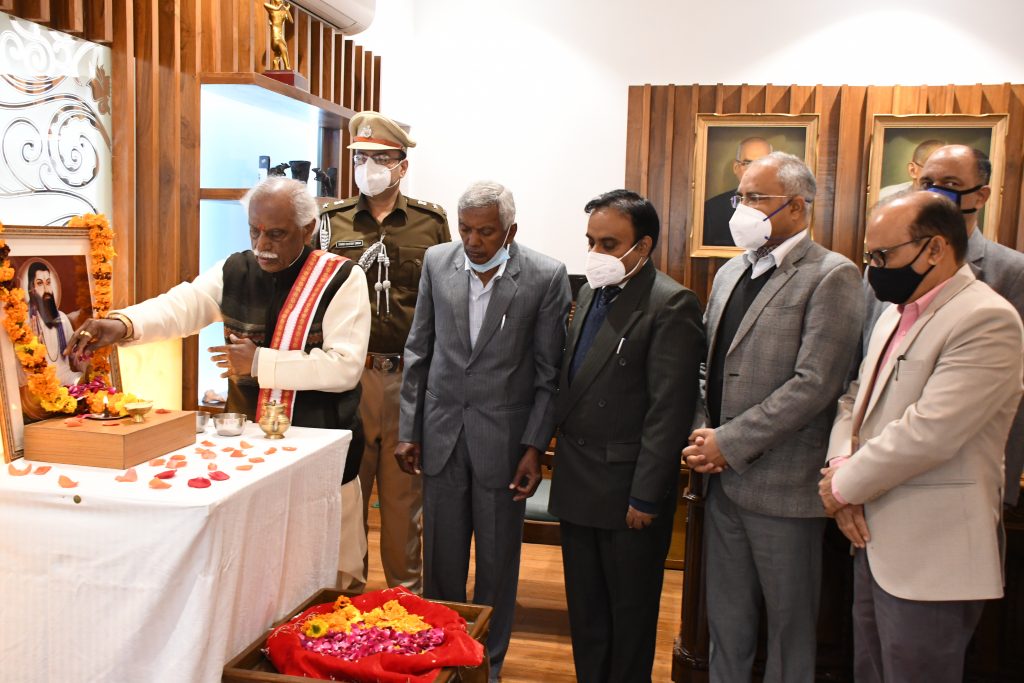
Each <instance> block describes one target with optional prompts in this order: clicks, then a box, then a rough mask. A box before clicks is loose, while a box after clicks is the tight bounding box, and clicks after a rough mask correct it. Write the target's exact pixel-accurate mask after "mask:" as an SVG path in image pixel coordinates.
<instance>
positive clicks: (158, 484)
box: [149, 479, 171, 489]
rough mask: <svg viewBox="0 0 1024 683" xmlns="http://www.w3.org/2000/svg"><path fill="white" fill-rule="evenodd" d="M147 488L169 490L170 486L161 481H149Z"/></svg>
mask: <svg viewBox="0 0 1024 683" xmlns="http://www.w3.org/2000/svg"><path fill="white" fill-rule="evenodd" d="M149 488H151V489H169V488H171V485H170V484H168V483H167V482H166V481H163V480H161V479H150V480H149Z"/></svg>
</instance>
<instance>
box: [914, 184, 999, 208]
mask: <svg viewBox="0 0 1024 683" xmlns="http://www.w3.org/2000/svg"><path fill="white" fill-rule="evenodd" d="M983 187H985V186H984V185H975V186H974V187H972V188H970V189H968V190H954V189H953V188H951V187H939V186H938V185H930V186H928V187H926V188H925V192H934V193H935V194H940V195H942V196H943V197H945V198H946V199H948V200H949V201H951V202H953V203H954V204H956V208H958V209H960V200H961V199H963V197H964V195H968V194H971V193H972V192H977V191H978V190H980V189H981V188H983ZM976 211H977V209H960V213H964V214H967V213H975V212H976Z"/></svg>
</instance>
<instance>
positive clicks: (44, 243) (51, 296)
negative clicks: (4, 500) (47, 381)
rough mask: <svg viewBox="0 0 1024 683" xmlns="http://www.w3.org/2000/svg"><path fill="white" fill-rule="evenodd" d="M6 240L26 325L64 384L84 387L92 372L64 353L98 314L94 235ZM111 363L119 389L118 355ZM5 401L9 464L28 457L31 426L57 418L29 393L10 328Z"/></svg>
mask: <svg viewBox="0 0 1024 683" xmlns="http://www.w3.org/2000/svg"><path fill="white" fill-rule="evenodd" d="M3 238H4V241H6V243H7V246H8V247H9V248H10V254H9V255H8V259H9V261H10V265H11V268H12V269H13V270H14V280H13V282H12V285H11V286H12V287H17V288H19V289H21V290H22V291H23V292H25V303H26V306H27V313H26V315H27V317H26V320H27V323H28V326H29V327H30V329H31V330H32V331H33V332H34V333H35V335H36V337H37V338H38V339H39V341H41V342H42V343H43V344H44V345H45V349H44V352H45V354H46V360H47V363H48V364H49V365H53V366H55V368H56V376H57V380H58V381H59V382H60V384H62V385H74V384H77V383H79V381H80V380H81V378H82V376H83V373H84V372H85V371H86V369H87V368H86V367H84V366H83V365H82V364H81V362H80V361H77V360H73V359H69V358H67V357H65V356H64V355H63V352H64V349H65V348H66V347H67V345H68V344H69V343H70V341H71V335H72V334H74V332H75V331H76V330H77V329H78V328H79V327H81V326H82V324H83V323H85V321H86V320H88V319H89V318H91V317H92V313H93V300H92V292H93V284H94V283H93V282H92V275H91V248H90V242H89V230H88V229H87V228H37V227H12V226H7V227H5V229H4V232H3ZM2 316H3V313H2V312H0V317H2ZM110 360H111V381H112V382H113V383H114V385H115V386H118V387H119V386H120V376H119V373H118V367H117V353H116V351H112V352H111V355H110ZM0 402H2V409H0V431H2V439H3V450H4V460H5V461H10V460H11V459H13V458H17V457H20V456H21V454H22V446H23V443H24V427H25V425H26V424H29V423H31V422H35V421H38V420H41V419H44V418H47V417H52V415H50V414H48V413H47V412H46V411H45V410H44V409H43V408H42V407H41V406H40V404H39V400H38V397H36V396H34V395H33V394H32V393H31V392H30V391H29V389H28V386H27V381H26V376H25V372H24V370H23V369H22V367H21V364H20V363H19V362H18V359H17V357H16V355H15V351H14V345H13V344H12V343H11V339H10V337H9V336H8V334H7V331H6V329H3V330H0Z"/></svg>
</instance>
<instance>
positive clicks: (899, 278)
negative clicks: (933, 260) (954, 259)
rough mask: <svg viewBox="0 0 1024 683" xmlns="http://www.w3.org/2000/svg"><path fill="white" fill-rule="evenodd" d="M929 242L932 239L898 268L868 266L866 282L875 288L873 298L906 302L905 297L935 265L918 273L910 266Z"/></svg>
mask: <svg viewBox="0 0 1024 683" xmlns="http://www.w3.org/2000/svg"><path fill="white" fill-rule="evenodd" d="M931 243H932V241H931V240H928V241H927V242H926V243H925V245H924V246H923V247H921V249H920V251H918V252H917V256H915V257H914V258H913V260H911V262H910V263H908V264H907V265H905V266H902V267H900V268H876V267H874V266H868V284H869V285H871V289H873V290H875V298H877V299H878V300H879V301H888V302H891V303H894V304H902V303H906V301H907V299H909V298H910V295H911V294H913V293H914V291H916V290H917V288H918V286H919V285H920V284H921V281H922V280H924V279H925V277H926V276H927V275H928V273H930V272H932V268H934V267H935V265H934V264H933V265H932V267H931V268H929V269H928V270H926V271H924V272H923V273H918V272H917V271H915V270H914V269H913V268H912V267H911V266H913V265H914V262H915V261H917V259H918V258H920V256H921V254H923V253H924V250H925V249H927V248H928V245H929V244H931Z"/></svg>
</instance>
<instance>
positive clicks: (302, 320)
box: [256, 249, 348, 422]
mask: <svg viewBox="0 0 1024 683" xmlns="http://www.w3.org/2000/svg"><path fill="white" fill-rule="evenodd" d="M345 261H348V259H347V258H345V257H344V256H338V255H337V254H332V253H330V252H327V251H320V250H319V249H318V250H316V251H313V252H312V253H310V255H309V256H308V257H307V258H306V262H305V263H304V264H302V270H300V271H299V276H298V277H297V278H296V279H295V284H293V285H292V288H291V290H290V291H289V292H288V298H287V299H285V302H284V306H282V307H281V313H280V314H278V316H277V324H276V325H275V326H274V336H273V337H272V338H271V340H270V347H269V348H272V349H277V350H279V351H297V350H298V351H301V350H303V349H305V348H306V337H308V336H309V328H310V326H311V325H312V323H313V315H314V314H315V313H316V309H317V307H318V306H319V305H320V299H321V298H322V297H323V295H324V290H325V289H326V288H327V285H328V284H329V283H330V281H331V280H332V279H333V278H334V276H335V275H336V274H337V272H338V269H340V268H341V267H342V266H343V265H344V264H345ZM267 401H276V402H277V403H285V404H287V405H288V419H289V420H291V419H292V412H293V411H294V410H295V391H294V390H293V389H269V388H265V389H260V396H259V400H258V401H257V402H256V421H257V422H258V421H259V419H260V417H262V415H263V404H264V403H266V402H267Z"/></svg>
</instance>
